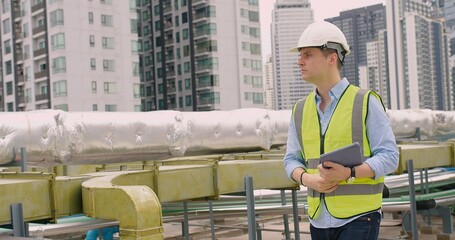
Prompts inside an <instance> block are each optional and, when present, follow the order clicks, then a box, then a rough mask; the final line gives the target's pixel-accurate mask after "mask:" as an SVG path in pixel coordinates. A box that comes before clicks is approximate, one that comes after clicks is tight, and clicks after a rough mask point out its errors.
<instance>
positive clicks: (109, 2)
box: [100, 0, 112, 5]
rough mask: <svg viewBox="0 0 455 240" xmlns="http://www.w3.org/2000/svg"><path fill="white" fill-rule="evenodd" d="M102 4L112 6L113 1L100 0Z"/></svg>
mask: <svg viewBox="0 0 455 240" xmlns="http://www.w3.org/2000/svg"><path fill="white" fill-rule="evenodd" d="M100 3H101V4H108V5H112V0H100Z"/></svg>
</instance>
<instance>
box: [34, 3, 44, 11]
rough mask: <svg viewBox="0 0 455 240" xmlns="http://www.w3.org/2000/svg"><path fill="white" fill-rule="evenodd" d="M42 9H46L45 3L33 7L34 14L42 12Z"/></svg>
mask: <svg viewBox="0 0 455 240" xmlns="http://www.w3.org/2000/svg"><path fill="white" fill-rule="evenodd" d="M40 9H44V2H41V3H38V4H36V5H33V6H32V13H34V12H36V11H38V10H40Z"/></svg>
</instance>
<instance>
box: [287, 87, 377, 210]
mask: <svg viewBox="0 0 455 240" xmlns="http://www.w3.org/2000/svg"><path fill="white" fill-rule="evenodd" d="M370 94H373V95H374V96H375V97H378V99H379V100H380V98H379V96H378V95H377V94H375V93H374V92H371V91H367V90H363V89H359V88H358V87H355V86H352V85H349V86H348V87H347V88H346V90H345V92H344V93H343V94H342V96H341V98H340V100H339V102H338V105H337V106H336V107H335V110H334V112H333V115H332V117H331V119H330V122H329V124H328V126H327V130H326V133H325V134H322V133H321V126H320V122H319V117H318V113H317V109H316V107H317V106H316V103H315V96H314V92H313V93H311V94H310V95H309V96H308V97H307V98H306V99H305V100H301V101H299V102H297V103H296V104H295V106H294V109H293V114H294V123H295V126H296V131H297V135H298V136H299V138H300V139H299V143H300V146H301V148H302V152H303V155H304V156H306V158H305V160H306V163H307V166H308V169H307V172H308V173H310V174H317V173H318V171H317V166H318V164H319V156H320V154H322V153H323V152H327V151H331V150H334V149H337V148H340V147H342V146H345V145H348V144H350V143H352V142H359V143H360V145H361V146H362V148H361V149H362V151H363V155H364V160H366V159H367V158H369V157H370V155H371V150H370V146H369V142H368V139H367V137H366V130H365V124H366V115H367V111H368V98H369V95H370ZM303 119H305V122H304V121H303ZM334 122H335V123H334ZM331 124H334V125H336V126H334V127H331ZM321 140H323V142H321ZM321 144H322V145H321ZM304 147H305V148H304ZM383 180H384V178H380V179H378V180H373V179H370V178H358V179H356V181H354V183H351V184H346V183H345V182H341V183H340V184H339V186H338V188H337V189H336V190H335V191H334V192H331V193H328V194H321V193H319V192H317V191H315V190H312V189H308V204H309V209H308V210H309V216H310V218H314V217H317V214H318V212H319V207H320V198H321V197H325V201H326V206H327V209H328V211H329V212H330V213H331V214H332V216H334V217H336V218H349V217H352V216H355V215H358V214H362V213H365V212H369V211H374V210H377V209H379V208H380V207H381V205H382V190H383V186H384V183H383ZM359 201H360V202H362V203H365V204H361V205H359V204H358V203H359Z"/></svg>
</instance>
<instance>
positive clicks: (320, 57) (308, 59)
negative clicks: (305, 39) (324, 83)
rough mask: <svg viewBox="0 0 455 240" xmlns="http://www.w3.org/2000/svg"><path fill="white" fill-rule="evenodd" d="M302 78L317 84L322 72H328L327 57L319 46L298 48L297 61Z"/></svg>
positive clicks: (322, 74)
mask: <svg viewBox="0 0 455 240" xmlns="http://www.w3.org/2000/svg"><path fill="white" fill-rule="evenodd" d="M297 64H298V65H299V68H300V73H301V74H302V78H303V79H304V80H305V81H307V82H310V83H313V84H317V81H318V80H320V79H321V78H322V77H323V76H324V74H327V72H328V67H329V66H328V64H329V61H328V57H326V56H324V54H323V52H322V51H321V49H319V48H312V47H309V48H302V49H300V54H299V60H298V62H297Z"/></svg>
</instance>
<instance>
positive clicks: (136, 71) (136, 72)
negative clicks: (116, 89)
mask: <svg viewBox="0 0 455 240" xmlns="http://www.w3.org/2000/svg"><path fill="white" fill-rule="evenodd" d="M133 76H134V77H137V76H139V63H138V62H133Z"/></svg>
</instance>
